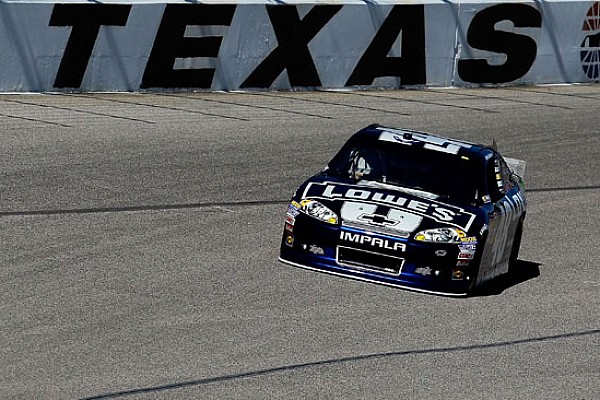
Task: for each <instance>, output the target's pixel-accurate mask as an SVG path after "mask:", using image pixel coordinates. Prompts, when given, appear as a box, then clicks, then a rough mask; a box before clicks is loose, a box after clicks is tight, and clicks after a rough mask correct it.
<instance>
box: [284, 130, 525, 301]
mask: <svg viewBox="0 0 600 400" xmlns="http://www.w3.org/2000/svg"><path fill="white" fill-rule="evenodd" d="M524 170H525V162H523V161H521V160H516V159H509V158H503V157H502V156H501V155H500V154H499V153H498V151H497V150H496V149H495V145H494V146H483V145H478V144H474V143H469V142H465V141H460V140H454V139H449V138H444V137H440V136H436V135H432V134H428V133H423V132H417V131H413V130H404V129H394V128H387V127H383V126H380V125H371V126H368V127H366V128H364V129H361V130H360V131H358V132H356V133H355V134H354V135H353V136H352V137H351V138H350V139H349V140H348V141H347V142H346V144H345V145H344V146H343V147H342V148H341V150H340V151H339V152H338V153H337V155H336V156H335V157H334V158H333V159H332V160H331V161H330V162H329V164H328V165H327V166H326V167H325V169H324V170H323V171H322V172H320V173H318V174H316V175H315V176H313V177H311V178H310V179H308V180H307V181H306V182H305V183H303V184H302V185H301V186H300V187H299V188H298V189H297V190H296V192H295V194H294V196H293V198H292V200H291V203H290V204H289V206H288V210H287V213H286V215H285V223H284V230H283V237H282V241H281V250H280V257H279V260H280V261H282V262H284V263H287V264H291V265H293V266H297V267H302V268H306V269H311V270H317V271H322V272H327V273H330V274H334V275H341V276H345V277H350V278H354V279H359V280H363V281H369V282H376V283H380V284H384V285H390V286H396V287H401V288H406V289H411V290H416V291H421V292H427V293H435V294H444V295H455V296H464V295H468V294H471V293H472V292H473V289H474V288H475V287H477V286H479V285H480V284H481V283H483V282H486V281H488V280H491V279H492V278H495V277H497V276H499V275H502V274H505V273H507V272H509V269H510V267H511V266H514V262H515V261H516V259H517V256H518V252H519V247H520V242H521V235H522V231H523V220H524V218H525V212H526V200H525V191H524V186H523V180H522V175H523V173H524Z"/></svg>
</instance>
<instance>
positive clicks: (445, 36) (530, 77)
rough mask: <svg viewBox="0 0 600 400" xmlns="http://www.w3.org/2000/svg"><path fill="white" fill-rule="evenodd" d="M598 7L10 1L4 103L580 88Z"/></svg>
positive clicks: (0, 44)
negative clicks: (146, 94) (32, 97)
mask: <svg viewBox="0 0 600 400" xmlns="http://www.w3.org/2000/svg"><path fill="white" fill-rule="evenodd" d="M599 53H600V3H599V2H590V1H571V0H563V1H541V0H538V1H506V2H495V1H483V0H479V1H478V0H471V1H465V2H461V1H456V0H454V1H450V0H429V1H427V0H425V1H420V2H415V1H403V0H396V1H391V0H388V1H368V2H359V1H351V0H349V1H329V2H321V1H310V2H308V1H296V2H286V3H285V4H282V2H279V1H278V2H274V1H262V2H253V1H243V0H242V1H238V2H228V3H224V2H219V1H213V2H203V3H202V4H199V3H190V2H189V1H184V0H181V1H161V2H153V1H145V2H139V1H119V2H117V1H106V2H102V3H90V2H86V1H84V2H74V1H63V2H61V3H54V2H44V1H18V2H16V1H13V2H11V1H8V2H7V1H5V2H2V3H0V91H3V92H45V91H61V90H68V91H72V90H75V91H139V90H157V89H158V90H162V89H174V88H189V89H204V90H254V89H270V90H289V89H292V88H308V89H311V88H347V87H359V88H373V87H386V88H399V87H423V86H473V85H515V84H541V83H574V82H590V81H596V80H598V78H599V76H600V71H599V67H600V57H599Z"/></svg>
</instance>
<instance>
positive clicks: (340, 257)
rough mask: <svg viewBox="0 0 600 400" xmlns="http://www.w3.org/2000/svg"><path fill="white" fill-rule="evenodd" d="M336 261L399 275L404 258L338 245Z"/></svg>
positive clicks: (359, 267) (341, 263)
mask: <svg viewBox="0 0 600 400" xmlns="http://www.w3.org/2000/svg"><path fill="white" fill-rule="evenodd" d="M337 262H338V264H340V265H345V266H348V267H352V268H358V269H365V270H369V271H377V272H383V273H386V274H390V275H400V271H401V270H402V265H403V264H404V259H403V258H400V257H394V256H389V255H386V254H380V253H375V252H372V251H366V250H358V249H353V248H350V247H343V246H338V248H337Z"/></svg>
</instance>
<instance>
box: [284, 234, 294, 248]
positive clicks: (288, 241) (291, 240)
mask: <svg viewBox="0 0 600 400" xmlns="http://www.w3.org/2000/svg"><path fill="white" fill-rule="evenodd" d="M285 244H287V245H288V246H290V247H291V246H293V245H294V237H293V236H292V235H288V236H286V238H285Z"/></svg>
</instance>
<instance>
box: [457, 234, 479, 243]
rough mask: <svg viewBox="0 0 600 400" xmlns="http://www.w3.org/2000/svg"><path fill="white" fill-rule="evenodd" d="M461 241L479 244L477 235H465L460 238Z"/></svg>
mask: <svg viewBox="0 0 600 400" xmlns="http://www.w3.org/2000/svg"><path fill="white" fill-rule="evenodd" d="M460 241H461V242H462V243H469V244H477V238H476V237H475V236H467V237H463V238H460Z"/></svg>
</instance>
